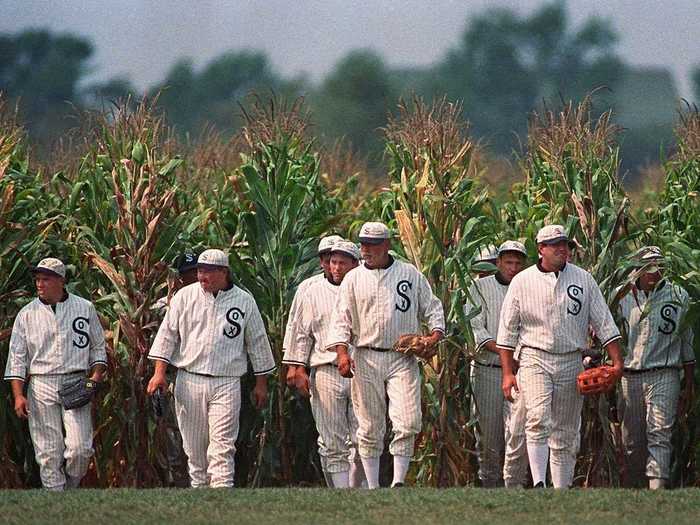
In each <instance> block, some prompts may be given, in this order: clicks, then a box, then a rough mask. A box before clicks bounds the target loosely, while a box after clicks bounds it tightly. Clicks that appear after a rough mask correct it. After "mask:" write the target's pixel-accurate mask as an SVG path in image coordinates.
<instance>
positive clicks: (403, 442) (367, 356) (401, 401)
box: [351, 348, 421, 458]
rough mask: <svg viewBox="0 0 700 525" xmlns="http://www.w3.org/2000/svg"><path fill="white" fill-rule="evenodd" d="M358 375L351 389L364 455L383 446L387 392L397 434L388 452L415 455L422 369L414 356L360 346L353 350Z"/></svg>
mask: <svg viewBox="0 0 700 525" xmlns="http://www.w3.org/2000/svg"><path fill="white" fill-rule="evenodd" d="M353 357H354V359H355V377H354V378H353V379H352V382H351V383H352V385H351V392H352V404H353V408H354V410H355V416H356V417H357V421H358V423H359V428H358V431H357V443H358V450H359V452H360V456H361V457H365V458H375V457H379V456H381V454H382V451H383V450H384V434H385V432H386V412H387V402H386V399H387V396H388V398H389V419H390V420H391V425H392V428H393V432H394V436H393V439H392V440H391V444H390V445H389V452H391V454H392V455H394V456H408V457H411V456H413V446H414V443H415V439H416V435H417V434H418V432H420V428H421V406H420V386H421V385H420V371H419V369H418V362H417V361H416V359H415V358H414V357H411V356H407V355H404V354H400V353H399V352H393V351H388V352H376V351H374V350H369V349H366V348H358V349H357V351H356V352H355V354H354V356H353Z"/></svg>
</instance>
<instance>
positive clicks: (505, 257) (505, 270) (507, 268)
mask: <svg viewBox="0 0 700 525" xmlns="http://www.w3.org/2000/svg"><path fill="white" fill-rule="evenodd" d="M496 266H498V271H499V272H500V273H501V276H502V277H503V279H504V280H505V281H506V282H508V283H509V282H510V281H511V280H512V279H513V277H515V276H516V275H518V274H519V273H520V272H521V271H522V270H523V268H525V257H524V256H523V255H520V254H517V253H510V252H506V253H504V254H502V255H500V256H499V257H498V259H497V260H496Z"/></svg>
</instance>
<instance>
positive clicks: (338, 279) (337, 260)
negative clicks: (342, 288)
mask: <svg viewBox="0 0 700 525" xmlns="http://www.w3.org/2000/svg"><path fill="white" fill-rule="evenodd" d="M355 266H357V261H356V260H355V259H353V258H352V257H349V256H348V255H343V254H342V253H334V254H333V255H331V279H332V280H333V282H334V283H335V284H340V283H342V282H343V277H345V274H346V273H348V272H349V271H350V270H352V269H353V268H354V267H355Z"/></svg>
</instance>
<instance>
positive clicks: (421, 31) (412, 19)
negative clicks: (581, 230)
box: [0, 0, 700, 97]
mask: <svg viewBox="0 0 700 525" xmlns="http://www.w3.org/2000/svg"><path fill="white" fill-rule="evenodd" d="M542 3H543V2H542V0H519V1H516V0H510V1H508V0H468V1H454V0H424V1H418V0H393V1H389V0H258V1H253V0H110V1H102V2H98V1H95V0H82V1H79V0H0V13H1V16H0V32H16V31H19V30H22V29H26V28H29V27H49V28H50V29H53V30H57V31H71V32H75V33H78V34H80V35H83V36H85V37H88V38H89V39H91V40H92V42H93V43H94V45H95V48H96V53H95V57H94V60H93V63H92V66H93V72H94V78H99V79H105V78H110V77H113V76H118V75H122V76H126V77H128V78H130V79H131V80H132V82H134V84H135V85H136V86H137V87H138V88H144V87H147V86H149V85H152V84H154V83H156V82H158V81H160V80H162V79H163V78H164V76H165V74H166V72H167V71H168V70H169V68H170V66H171V65H172V64H173V62H174V61H175V60H177V59H178V58H181V57H190V58H192V59H193V60H194V62H195V64H196V65H198V66H201V65H203V64H205V63H206V62H207V61H208V60H210V59H211V58H213V57H215V56H217V55H218V54H220V53H222V52H224V51H227V50H232V49H244V48H249V49H260V50H263V51H265V52H267V54H268V56H269V57H270V59H271V60H272V63H273V65H274V66H275V67H276V69H277V70H279V71H280V72H282V73H283V74H288V75H291V74H300V73H307V74H309V75H310V77H311V78H312V79H314V80H317V79H319V78H321V77H322V76H323V74H324V73H326V72H327V71H329V70H330V68H331V67H332V66H333V65H334V64H335V63H336V61H337V60H339V59H340V58H341V57H342V56H343V55H344V54H345V53H347V52H348V51H350V50H352V49H356V48H360V47H365V48H367V47H368V48H373V49H375V50H377V51H378V52H380V53H381V54H382V55H383V56H384V58H385V59H386V60H387V61H388V63H389V64H391V65H395V66H404V65H424V64H429V63H431V62H433V61H435V60H437V59H439V58H440V57H441V56H443V55H444V53H445V51H446V50H447V49H449V48H450V47H453V46H455V45H456V44H457V42H458V41H459V38H460V36H461V34H462V31H463V30H464V27H465V25H466V21H467V19H468V18H469V17H470V16H473V15H474V14H477V13H480V12H482V11H483V10H484V9H486V8H488V7H499V6H500V7H509V8H513V9H516V10H517V11H518V12H520V13H522V14H527V13H531V12H532V11H534V10H535V9H536V8H537V7H539V6H541V5H542ZM566 3H567V4H568V6H569V15H570V17H571V20H572V22H573V23H574V24H576V25H578V24H580V23H582V22H583V21H584V20H585V19H586V18H588V17H589V16H590V15H594V14H599V15H602V16H604V17H609V18H611V20H612V22H613V24H614V27H615V29H616V30H617V31H618V33H619V34H620V44H619V48H618V49H619V52H620V54H621V55H622V57H623V58H624V59H625V60H626V61H628V62H629V63H631V64H636V65H644V66H663V67H668V68H670V69H671V70H672V72H673V74H674V76H675V78H676V80H677V82H678V89H679V92H680V94H681V96H684V97H690V95H691V87H690V83H689V80H688V73H689V71H690V70H691V68H692V67H693V66H695V65H698V64H700V46H698V43H699V42H700V38H698V37H699V36H700V29H699V28H700V1H699V0H666V1H662V0H568V2H566Z"/></svg>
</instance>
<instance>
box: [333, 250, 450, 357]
mask: <svg viewBox="0 0 700 525" xmlns="http://www.w3.org/2000/svg"><path fill="white" fill-rule="evenodd" d="M422 324H425V325H427V328H428V329H429V330H430V331H433V330H438V331H440V332H443V333H444V332H445V315H444V313H443V310H442V304H441V303H440V301H439V299H438V298H437V297H435V295H433V292H432V290H431V289H430V284H429V283H428V280H427V279H426V278H425V276H424V275H423V274H421V273H420V272H419V271H418V270H417V269H416V267H415V266H413V265H411V264H408V263H405V262H402V261H396V260H394V261H393V262H392V264H391V265H390V266H389V267H388V268H377V269H369V268H367V267H366V266H365V265H364V264H362V265H360V266H358V267H357V268H353V269H352V270H350V271H349V272H348V273H347V274H346V275H345V278H344V279H343V282H342V283H341V285H340V289H339V290H338V300H337V302H336V305H335V308H334V310H333V316H332V320H331V330H330V334H329V335H328V341H329V346H333V345H336V344H345V345H352V346H355V347H356V348H359V347H368V346H369V347H375V348H391V347H392V346H393V344H394V342H395V341H396V340H397V339H398V338H399V337H400V336H402V335H404V334H410V333H420V332H422V331H423V330H422V326H421V325H422Z"/></svg>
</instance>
